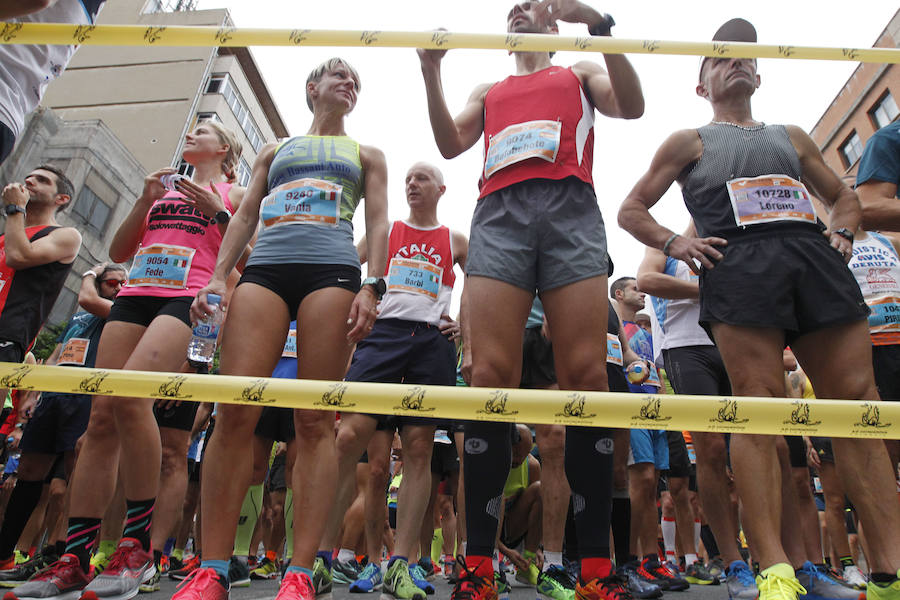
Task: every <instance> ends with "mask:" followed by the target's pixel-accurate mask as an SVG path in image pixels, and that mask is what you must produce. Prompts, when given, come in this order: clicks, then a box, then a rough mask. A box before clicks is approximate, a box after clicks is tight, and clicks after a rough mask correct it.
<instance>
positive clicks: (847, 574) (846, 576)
mask: <svg viewBox="0 0 900 600" xmlns="http://www.w3.org/2000/svg"><path fill="white" fill-rule="evenodd" d="M841 577H842V578H843V580H844V582H845V583H847V585H851V586H853V587H855V588H856V589H858V590H864V589H866V584H868V582H869V579H868V578H867V577H866V576H865V575H863V572H862V571H860V569H859V567H857V566H856V565H850V566H848V567H844V572H843V573H841ZM0 585H3V584H2V583H0Z"/></svg>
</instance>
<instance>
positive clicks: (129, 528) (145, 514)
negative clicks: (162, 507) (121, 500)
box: [122, 498, 156, 552]
mask: <svg viewBox="0 0 900 600" xmlns="http://www.w3.org/2000/svg"><path fill="white" fill-rule="evenodd" d="M155 502H156V498H150V499H149V500H127V499H126V500H125V503H126V505H127V508H128V509H127V512H126V513H125V529H124V530H123V531H122V537H123V538H126V537H127V538H134V539H136V540H137V541H139V542H140V543H141V547H142V548H143V549H144V550H146V551H148V552H149V551H150V526H151V525H152V524H153V505H154V503H155Z"/></svg>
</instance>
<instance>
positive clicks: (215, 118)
mask: <svg viewBox="0 0 900 600" xmlns="http://www.w3.org/2000/svg"><path fill="white" fill-rule="evenodd" d="M201 121H212V122H214V123H221V122H222V119H220V118H219V115H217V114H216V113H214V112H202V113H197V122H198V123H200V122H201Z"/></svg>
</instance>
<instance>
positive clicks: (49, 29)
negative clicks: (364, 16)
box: [0, 22, 900, 63]
mask: <svg viewBox="0 0 900 600" xmlns="http://www.w3.org/2000/svg"><path fill="white" fill-rule="evenodd" d="M0 43H3V44H84V45H97V46H342V47H351V46H364V47H377V48H433V49H440V50H449V49H452V48H471V49H481V50H510V51H512V50H515V51H520V52H521V51H541V52H548V51H552V52H561V51H567V50H568V51H578V52H606V53H609V54H677V55H689V56H723V57H741V58H799V59H810V60H849V61H854V62H872V63H900V49H897V48H828V47H815V46H791V45H781V46H771V45H762V44H749V43H744V42H679V41H670V40H626V39H617V38H609V37H592V36H584V37H563V36H559V35H547V34H534V33H522V34H520V33H513V34H502V33H501V34H494V33H455V32H450V31H424V32H415V31H375V30H372V31H342V30H332V29H262V28H237V27H210V26H164V25H160V26H157V25H149V26H148V25H70V24H60V23H5V22H0Z"/></svg>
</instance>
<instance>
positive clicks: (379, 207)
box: [359, 146, 388, 277]
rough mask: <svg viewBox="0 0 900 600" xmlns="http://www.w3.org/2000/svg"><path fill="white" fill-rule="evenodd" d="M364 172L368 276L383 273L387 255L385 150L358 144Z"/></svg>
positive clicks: (382, 275) (381, 274) (378, 275)
mask: <svg viewBox="0 0 900 600" xmlns="http://www.w3.org/2000/svg"><path fill="white" fill-rule="evenodd" d="M359 158H360V160H361V161H362V164H363V169H364V170H365V174H366V193H365V197H366V238H365V239H366V263H367V264H368V271H367V272H368V276H369V277H384V273H385V269H386V268H387V255H388V220H387V162H386V160H385V157H384V152H382V151H381V150H379V149H378V148H374V147H372V146H360V148H359Z"/></svg>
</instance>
